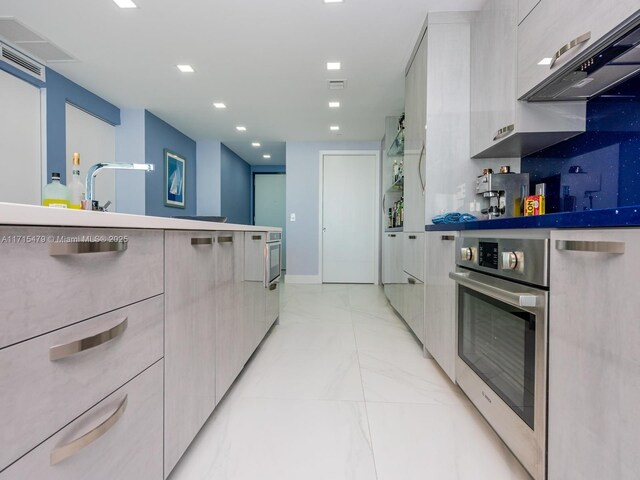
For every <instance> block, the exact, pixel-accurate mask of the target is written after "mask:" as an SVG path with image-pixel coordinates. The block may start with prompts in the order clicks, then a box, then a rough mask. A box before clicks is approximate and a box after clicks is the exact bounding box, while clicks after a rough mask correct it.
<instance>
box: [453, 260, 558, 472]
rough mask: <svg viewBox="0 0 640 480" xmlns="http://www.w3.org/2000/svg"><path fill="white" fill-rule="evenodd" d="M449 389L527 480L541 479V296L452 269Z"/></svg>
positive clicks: (544, 304)
mask: <svg viewBox="0 0 640 480" xmlns="http://www.w3.org/2000/svg"><path fill="white" fill-rule="evenodd" d="M450 277H451V278H452V279H454V280H455V281H456V283H457V301H458V306H457V319H458V325H457V327H458V357H457V359H456V381H457V382H458V384H459V385H460V387H461V388H462V390H464V392H465V393H466V394H467V396H468V397H469V399H470V400H471V401H472V402H473V403H474V404H475V406H476V407H477V408H478V410H480V412H481V413H482V414H483V415H484V417H485V418H486V419H487V420H488V421H489V423H490V424H491V426H492V427H493V428H494V430H495V431H496V432H497V433H498V435H500V437H502V439H503V440H504V442H505V443H506V444H507V446H508V447H509V448H510V449H511V450H512V451H513V453H514V454H515V455H516V457H518V459H519V460H520V462H521V463H522V464H523V465H524V466H525V468H527V470H528V471H529V473H531V474H532V475H533V477H534V478H536V479H538V478H544V463H545V444H546V384H547V304H548V292H546V291H544V290H541V289H537V288H534V287H529V286H526V285H521V284H518V283H515V282H511V281H507V280H502V279H499V278H496V277H492V276H488V275H483V274H481V273H477V272H470V271H465V270H462V269H459V270H458V271H457V272H454V273H451V274H450Z"/></svg>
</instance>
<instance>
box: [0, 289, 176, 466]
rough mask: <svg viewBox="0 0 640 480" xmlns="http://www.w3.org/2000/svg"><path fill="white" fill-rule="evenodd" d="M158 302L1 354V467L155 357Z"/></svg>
mask: <svg viewBox="0 0 640 480" xmlns="http://www.w3.org/2000/svg"><path fill="white" fill-rule="evenodd" d="M162 297H163V296H162V295H158V296H156V297H153V298H151V299H149V300H145V301H143V302H140V303H136V304H134V305H131V306H129V307H125V308H122V309H119V310H116V311H113V312H110V313H107V314H105V315H101V316H99V317H95V318H92V319H90V320H86V321H84V322H80V323H78V324H76V325H72V326H70V327H67V328H63V329H60V330H56V331H55V332H52V333H49V334H47V335H43V336H40V337H37V338H34V339H32V340H29V341H27V342H22V343H19V344H17V345H13V346H11V347H7V348H5V349H3V350H0V391H1V392H11V393H10V394H2V395H0V425H2V429H1V430H0V444H1V445H3V448H2V449H0V469H2V468H4V467H6V466H7V465H8V464H9V463H11V462H13V461H15V460H16V459H17V458H19V457H20V456H21V455H24V454H25V453H26V452H28V451H29V450H30V449H31V448H33V447H34V446H35V445H37V444H38V443H39V442H41V441H42V440H44V439H45V438H47V437H48V436H49V435H51V434H53V433H54V432H56V431H57V430H59V429H60V428H62V427H63V426H64V425H66V424H67V423H69V422H70V421H71V420H73V419H74V418H75V417H77V416H78V415H79V414H81V413H82V412H84V411H86V410H87V409H88V408H90V407H91V406H92V405H95V404H96V402H98V401H99V400H100V399H102V398H104V397H105V396H107V395H108V394H109V393H111V392H113V391H114V390H115V389H116V388H118V387H120V386H121V385H122V384H124V383H125V382H127V381H128V380H130V379H131V378H133V377H134V376H135V375H137V374H138V373H139V372H141V371H142V370H144V369H145V368H147V367H148V366H149V365H151V364H152V363H154V362H156V361H157V360H158V359H160V358H161V357H162V355H163V328H164V326H163V298H162ZM125 319H126V322H124V321H125ZM96 335H99V337H96ZM83 339H84V340H83ZM78 341H82V343H79V342H78ZM101 342H103V343H101ZM64 345H71V347H70V348H64V347H59V346H64ZM91 345H96V346H94V347H91ZM54 346H58V347H57V348H55V349H53V350H51V347H54ZM73 346H77V347H79V348H76V349H75V350H80V349H82V348H87V349H86V350H83V351H80V352H78V353H71V352H73V351H74V349H73ZM65 350H67V352H65ZM52 355H53V358H54V359H53V360H51V358H52ZM63 355H68V356H65V357H63V358H56V357H62V356H63ZM25 478H26V477H25Z"/></svg>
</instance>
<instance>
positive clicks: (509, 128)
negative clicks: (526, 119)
mask: <svg viewBox="0 0 640 480" xmlns="http://www.w3.org/2000/svg"><path fill="white" fill-rule="evenodd" d="M515 129H516V126H515V124H513V123H512V124H511V125H507V126H506V127H502V128H501V129H500V130H498V131H497V132H496V134H495V135H494V136H493V141H494V142H495V141H496V140H500V139H501V138H502V137H506V136H507V135H509V134H510V133H511V132H513V131H514V130H515Z"/></svg>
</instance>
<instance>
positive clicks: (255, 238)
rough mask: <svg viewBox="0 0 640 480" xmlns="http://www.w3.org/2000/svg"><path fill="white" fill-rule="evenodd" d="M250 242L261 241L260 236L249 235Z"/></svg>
mask: <svg viewBox="0 0 640 480" xmlns="http://www.w3.org/2000/svg"><path fill="white" fill-rule="evenodd" d="M251 240H262V235H251Z"/></svg>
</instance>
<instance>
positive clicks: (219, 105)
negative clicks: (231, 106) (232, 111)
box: [213, 102, 227, 109]
mask: <svg viewBox="0 0 640 480" xmlns="http://www.w3.org/2000/svg"><path fill="white" fill-rule="evenodd" d="M213 106H214V107H216V108H220V109H223V108H227V106H226V105H225V104H224V103H222V102H214V104H213Z"/></svg>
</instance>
